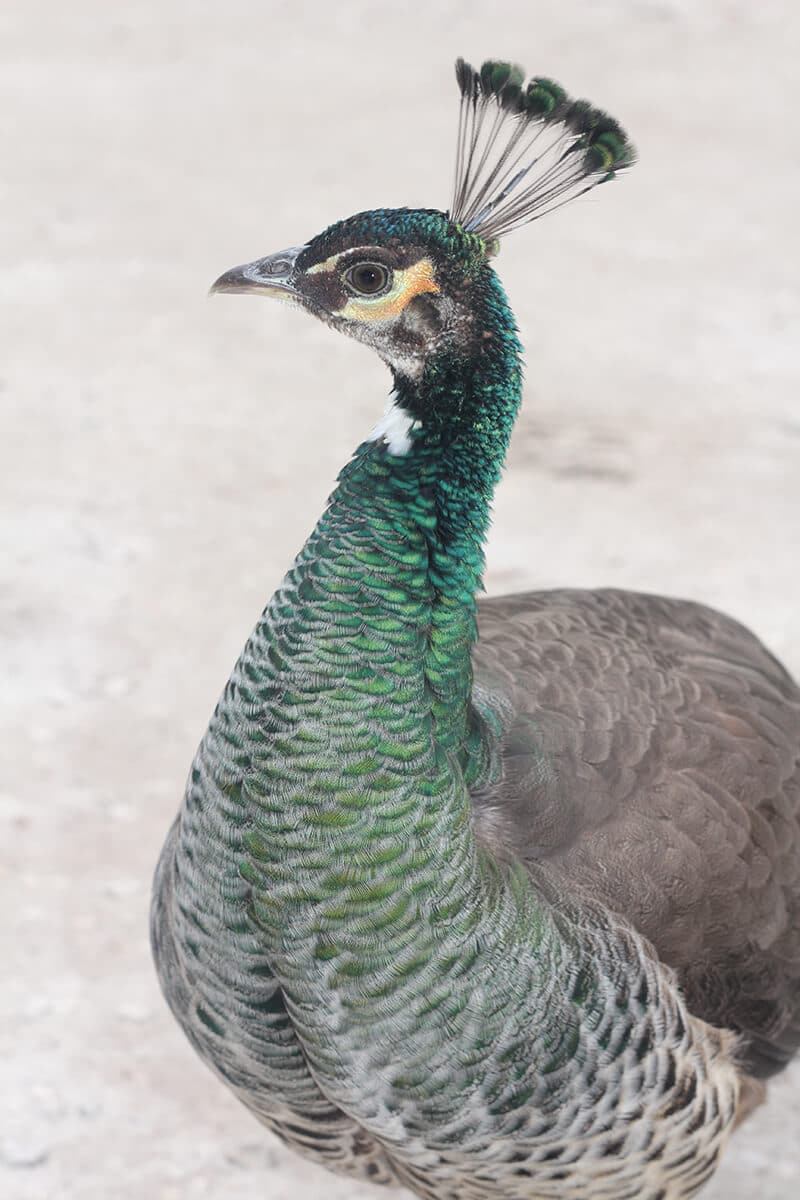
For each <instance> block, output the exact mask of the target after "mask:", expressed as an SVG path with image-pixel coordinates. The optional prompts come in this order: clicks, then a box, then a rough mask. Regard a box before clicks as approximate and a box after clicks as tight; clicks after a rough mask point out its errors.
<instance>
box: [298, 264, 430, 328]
mask: <svg viewBox="0 0 800 1200" xmlns="http://www.w3.org/2000/svg"><path fill="white" fill-rule="evenodd" d="M366 249H367V247H365V250H366ZM351 255H352V252H350V253H348V256H347V257H348V260H350V261H352V258H351ZM340 258H341V255H338V254H334V255H332V256H331V257H330V258H326V259H325V261H324V262H320V263H316V264H315V265H314V266H313V267H309V269H308V272H307V274H309V275H317V274H321V273H322V272H323V271H336V270H337V269H338V263H339V259H340ZM439 290H440V289H439V285H438V284H437V283H436V280H435V279H434V269H433V263H432V262H431V260H430V259H429V258H421V259H420V260H419V262H415V263H414V264H413V266H410V267H405V268H398V269H397V270H395V271H394V272H393V274H392V287H391V291H388V292H384V293H383V294H382V295H380V296H374V297H372V296H351V297H350V299H349V300H348V301H347V303H346V304H345V306H344V308H340V309H339V310H338V313H337V316H340V317H347V318H348V319H349V320H352V321H388V320H390V319H391V318H392V317H396V316H398V315H399V314H400V313H401V312H402V311H403V309H404V308H405V307H406V305H407V304H408V302H409V301H410V300H413V299H414V297H415V296H421V295H422V294H423V293H424V292H438V291H439Z"/></svg>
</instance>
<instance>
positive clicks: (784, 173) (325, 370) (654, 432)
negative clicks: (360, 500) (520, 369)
mask: <svg viewBox="0 0 800 1200" xmlns="http://www.w3.org/2000/svg"><path fill="white" fill-rule="evenodd" d="M0 46H1V47H2V50H1V51H0V53H2V56H3V60H4V61H3V62H2V70H1V71H0V143H1V144H2V146H3V151H2V169H1V170H0V228H2V248H1V252H2V263H0V302H2V305H3V312H2V317H0V338H2V343H3V345H2V349H1V350H0V375H2V389H3V390H2V393H1V394H0V403H2V408H3V414H2V433H1V435H0V455H2V460H3V462H2V467H1V468H0V489H1V491H0V522H2V527H3V532H4V534H6V535H7V536H6V540H5V543H4V549H3V551H2V560H1V561H2V563H3V569H2V582H1V583H0V588H1V589H2V599H3V602H4V609H5V617H4V624H3V638H4V640H3V660H4V664H5V665H4V667H3V671H2V685H0V687H1V689H2V690H1V691H0V701H2V703H3V705H4V708H5V712H4V716H3V727H4V731H5V734H6V739H5V742H4V763H3V765H2V775H0V778H1V779H2V790H3V793H4V795H3V821H4V825H3V830H2V833H0V853H2V856H3V864H4V870H3V876H2V884H3V889H4V895H3V898H2V905H3V914H4V917H5V918H6V920H5V921H4V925H5V932H4V934H3V944H2V949H0V954H2V958H0V961H2V963H3V967H4V977H3V986H2V996H1V997H0V1005H1V1006H2V1007H1V1009H0V1061H1V1062H2V1087H3V1093H4V1094H3V1110H2V1112H0V1194H1V1195H2V1196H3V1197H7V1198H8V1200H28V1198H34V1197H35V1198H37V1200H38V1198H48V1200H49V1198H51V1197H52V1198H55V1197H58V1200H77V1198H81V1200H84V1198H85V1200H150V1198H155V1200H183V1198H184V1197H185V1198H188V1200H195V1198H199V1197H225V1200H284V1198H289V1197H291V1198H292V1200H296V1198H297V1197H298V1196H310V1197H314V1196H325V1197H326V1198H328V1200H337V1198H338V1200H345V1198H346V1200H360V1198H362V1197H363V1198H364V1200H366V1198H367V1197H368V1196H370V1195H373V1192H372V1191H368V1190H366V1189H364V1190H363V1191H362V1190H360V1189H358V1188H355V1187H353V1186H351V1185H350V1184H348V1183H346V1182H340V1181H337V1180H331V1179H329V1178H328V1177H327V1176H325V1175H323V1174H321V1173H319V1172H317V1171H316V1170H314V1169H312V1168H310V1167H307V1166H305V1165H304V1164H303V1163H302V1162H301V1161H300V1160H298V1159H297V1158H294V1157H293V1156H291V1155H289V1154H288V1153H286V1152H284V1150H283V1149H282V1148H281V1147H280V1146H279V1145H278V1144H277V1143H276V1142H274V1141H272V1140H271V1139H270V1138H269V1137H268V1136H267V1135H266V1134H263V1133H262V1132H261V1131H260V1129H259V1127H258V1126H257V1125H256V1124H254V1122H253V1121H252V1119H251V1118H250V1117H249V1116H248V1115H247V1114H246V1113H245V1112H244V1111H243V1110H241V1109H240V1108H239V1107H237V1105H236V1104H235V1103H234V1102H233V1101H232V1100H231V1099H230V1098H229V1097H228V1096H227V1095H226V1093H225V1091H224V1090H223V1089H222V1088H221V1086H219V1085H218V1084H217V1083H216V1081H215V1080H214V1079H212V1077H211V1076H210V1075H209V1074H207V1073H206V1071H205V1070H204V1068H203V1067H202V1066H201V1065H200V1063H199V1062H198V1061H197V1060H196V1059H195V1057H194V1055H193V1053H192V1051H191V1050H190V1049H189V1047H188V1045H187V1044H186V1043H185V1042H184V1040H183V1037H182V1035H181V1034H180V1033H179V1031H178V1029H177V1028H176V1027H175V1026H174V1025H173V1023H172V1020H171V1018H170V1017H169V1015H168V1014H167V1011H166V1009H165V1007H164V1005H163V1003H162V1001H161V998H160V996H159V994H158V991H157V988H156V983H155V978H154V975H153V971H152V969H151V965H150V960H149V954H148V947H147V936H146V911H147V902H148V890H149V880H150V873H151V869H152V866H153V863H154V862H155V859H156V856H157V853H158V849H159V846H160V844H161V840H162V837H163V835H164V832H165V830H166V828H167V825H168V823H169V822H170V820H171V818H172V814H173V811H174V810H175V808H176V805H177V803H178V797H179V794H180V792H181V789H182V785H183V779H184V775H185V772H186V770H187V767H188V764H189V761H190V759H191V756H192V753H193V750H194V747H195V743H196V741H197V739H198V738H199V736H200V734H201V732H202V730H203V728H204V725H205V721H206V719H207V716H208V713H209V711H210V710H211V708H212V706H213V704H214V701H215V698H216V695H217V692H218V690H219V689H220V687H221V685H222V683H223V681H224V679H225V677H226V674H227V671H228V669H229V666H230V665H231V663H232V662H233V659H234V657H235V655H236V653H237V652H238V649H239V647H240V644H241V643H242V641H243V640H244V637H245V636H246V634H247V632H248V631H249V628H250V626H251V624H252V622H253V620H254V618H255V616H256V614H257V613H258V611H259V609H260V607H261V605H262V603H263V601H264V600H265V598H266V597H267V595H268V593H269V592H270V590H271V588H272V587H273V585H274V584H275V583H276V581H277V580H278V579H279V577H280V575H281V573H282V571H283V569H284V567H285V566H286V565H287V563H288V562H289V560H290V558H291V556H292V555H293V553H294V551H295V550H296V549H297V548H298V546H299V545H300V544H301V542H302V539H303V538H304V536H305V534H306V532H307V531H308V529H309V528H310V526H311V524H312V522H313V521H314V519H315V517H316V516H317V514H318V513H319V511H320V509H321V506H322V504H323V502H324V499H325V496H326V494H327V492H328V490H329V488H330V486H331V482H332V480H333V477H334V474H335V472H336V470H337V468H338V466H339V465H340V464H341V463H342V461H344V459H345V457H346V455H347V453H348V452H349V450H350V449H351V448H352V447H353V446H354V445H355V444H356V442H357V441H358V440H359V438H360V436H361V434H362V433H363V432H364V431H365V429H366V428H367V427H368V424H369V423H371V422H372V420H373V419H374V416H375V414H376V413H377V412H378V411H379V410H380V408H381V407H382V404H383V397H384V395H385V393H386V390H387V379H386V377H385V374H384V372H383V369H382V368H381V366H380V364H379V363H377V362H373V361H372V359H371V358H370V357H369V355H368V354H367V352H366V351H365V350H364V349H363V348H360V347H358V346H357V345H355V344H354V343H352V344H351V343H348V342H346V341H345V340H344V339H339V338H337V337H336V336H335V335H334V334H332V333H330V332H329V331H327V330H325V329H324V328H322V327H321V326H317V325H315V324H314V323H313V322H311V321H310V320H308V319H304V318H303V317H302V316H301V315H299V314H297V313H294V312H291V311H288V310H285V309H282V308H280V307H278V306H267V305H264V304H260V303H259V302H258V301H257V300H255V299H242V300H239V301H234V300H231V299H223V300H215V301H214V302H213V303H212V302H209V301H208V300H207V299H206V296H205V292H206V288H207V286H208V284H209V282H210V281H211V280H212V279H213V278H214V277H215V276H216V275H217V274H218V273H219V272H220V271H221V270H222V269H223V268H225V267H227V266H230V265H231V264H232V263H235V262H239V261H242V260H243V259H247V258H252V257H256V256H257V255H259V254H262V253H266V252H267V251H269V250H274V249H279V248H281V247H282V246H284V245H287V244H288V245H291V244H296V243H297V242H298V241H302V240H303V239H305V238H306V237H307V236H309V235H311V234H313V233H314V232H316V231H317V230H319V229H320V228H321V227H323V226H324V225H325V224H327V223H328V222H329V221H330V220H333V219H335V218H338V217H341V216H344V215H346V214H347V213H349V212H352V211H354V210H357V209H360V208H366V207H370V206H373V205H376V204H395V203H411V204H414V203H421V204H428V205H431V204H432V205H441V206H444V205H446V203H447V192H448V186H449V182H450V163H451V150H452V145H453V132H454V123H455V92H454V84H453V81H452V79H451V61H452V59H453V58H454V56H455V54H456V53H458V52H462V53H465V54H466V55H467V56H472V57H474V58H478V59H479V58H480V57H481V56H483V55H484V54H485V53H494V54H509V55H513V56H517V57H519V58H520V59H521V60H522V61H523V62H525V63H527V64H528V65H529V66H530V67H532V68H534V69H536V70H538V71H540V72H548V73H552V74H553V75H555V76H556V77H557V78H559V79H561V80H562V81H563V82H564V83H566V84H567V85H568V86H569V87H571V88H573V89H575V90H577V91H580V92H583V93H584V94H586V95H588V96H590V97H592V98H594V99H596V100H597V101H599V102H601V103H603V104H605V105H607V106H608V107H609V108H610V109H611V110H612V111H613V112H614V113H616V114H618V115H619V116H620V117H621V118H623V119H624V120H625V122H626V123H627V124H629V126H630V128H631V130H632V131H633V132H634V134H635V136H636V138H637V140H638V142H639V144H640V148H641V164H640V165H639V166H638V167H637V168H636V171H635V172H634V173H632V174H631V176H630V177H629V179H628V180H626V181H625V182H624V184H620V185H619V186H614V187H609V188H606V189H601V190H600V191H599V192H598V193H596V194H595V196H594V197H593V198H591V199H589V200H588V201H586V202H584V203H583V204H582V205H581V206H580V207H575V208H573V209H572V210H571V211H564V212H562V213H561V214H560V215H559V216H557V217H555V218H553V219H551V220H550V221H548V222H546V223H542V224H541V225H537V226H535V227H532V228H531V229H530V230H528V231H526V232H524V233H522V234H519V235H517V236H516V237H515V238H514V239H513V240H511V241H510V242H509V244H508V246H507V247H506V249H505V250H504V252H503V255H502V257H501V260H500V269H501V270H502V273H503V276H504V279H505V280H506V282H507V285H508V287H509V291H510V293H511V297H512V300H513V302H514V304H515V306H516V310H517V313H518V315H519V319H520V324H521V327H522V330H523V333H524V338H525V341H526V344H527V346H528V349H529V355H528V363H529V365H528V397H527V405H526V410H525V414H524V417H523V420H522V424H521V427H520V428H519V430H518V432H517V437H516V440H515V443H514V449H513V453H512V456H511V463H510V469H509V471H508V474H507V476H506V479H505V482H504V484H503V486H502V489H501V492H500V495H499V497H498V501H497V510H496V519H495V532H494V535H493V540H492V545H491V548H490V554H489V561H490V570H489V576H488V586H489V589H490V590H491V591H499V590H506V589H511V588H521V587H525V586H549V585H553V584H582V583H586V584H616V585H622V586H631V587H639V588H645V589H649V590H655V591H659V590H663V591H666V592H671V593H678V594H683V595H690V596H694V597H697V598H700V599H703V600H706V601H709V602H711V603H714V604H717V605H719V606H721V607H723V608H725V609H727V610H729V611H731V612H733V613H734V614H735V615H736V616H738V617H740V618H742V619H743V620H745V621H747V622H748V623H750V624H751V625H752V626H753V627H754V628H755V629H756V630H757V631H758V632H759V633H760V634H761V635H762V636H763V637H764V638H765V639H766V640H767V642H768V643H769V644H770V646H771V647H772V648H773V649H774V650H775V651H776V652H777V653H778V654H780V655H781V656H782V657H784V658H785V660H786V661H787V663H788V664H789V665H791V666H792V667H793V669H794V670H795V671H796V672H800V616H798V606H797V592H798V584H799V583H800V554H799V553H798V549H799V545H798V544H799V543H800V529H799V528H798V525H799V522H800V518H799V517H798V512H800V508H799V507H798V506H799V505H800V470H799V469H798V467H799V466H800V412H799V411H798V383H799V382H800V380H798V373H799V371H798V353H797V341H796V339H797V328H798V317H800V293H799V292H798V284H797V273H798V261H800V245H799V244H798V231H797V220H796V206H797V195H798V181H799V176H800V171H798V143H797V134H796V128H795V123H794V122H793V120H792V119H791V118H790V116H789V115H787V114H789V113H790V112H791V110H792V109H793V106H794V104H795V102H796V85H797V61H798V51H799V50H800V17H799V16H798V9H797V6H796V5H795V4H794V3H793V2H792V0H786V2H785V3H778V2H777V0H776V2H775V3H770V2H766V3H763V2H762V3H758V4H754V3H748V2H747V0H742V2H740V3H734V2H725V0H717V2H716V3H713V2H712V0H706V2H703V3H701V2H699V0H698V2H695V3H692V2H691V0H683V2H681V3H679V2H677V0H672V2H670V0H662V2H660V3H644V2H640V3H635V2H634V0H627V2H625V0H617V2H614V3H612V2H608V3H601V2H595V3H592V4H590V3H588V2H587V3H585V4H578V3H573V4H568V3H563V2H562V3H558V2H556V0H543V2H539V3H536V4H532V3H530V0H525V2H524V3H513V4H511V3H509V4H502V3H501V4H492V3H489V2H488V0H487V2H483V3H481V2H478V0H475V2H472V3H467V2H462V3H455V2H452V3H433V2H431V3H425V4H410V5H408V4H406V5H403V4H400V3H395V4H386V3H371V4H367V3H356V2H354V0H347V2H345V0H339V3H336V4H325V5H323V4H315V5H302V4H297V3H275V2H273V3H265V2H263V0H229V2H228V3H225V4H215V3H198V2H190V0H141V2H138V3H137V2H135V0H133V2H131V3H129V4H125V5H112V4H108V3H102V2H101V0H83V2H80V0H78V2H77V3H76V4H71V5H64V4H61V3H57V2H56V0H51V2H50V3H43V2H42V0H25V3H17V4H5V5H3V6H2V10H0ZM799 1132H800V1071H798V1070H797V1069H796V1070H795V1071H794V1072H792V1073H791V1074H789V1075H788V1076H787V1077H785V1078H784V1079H783V1080H782V1081H781V1082H780V1083H778V1084H776V1085H775V1087H774V1089H773V1097H772V1101H771V1103H770V1105H769V1106H768V1107H767V1108H766V1109H764V1110H762V1112H761V1114H760V1115H759V1116H758V1117H757V1118H756V1119H755V1120H753V1121H752V1123H751V1124H750V1125H749V1126H748V1128H747V1130H746V1132H744V1133H743V1134H742V1135H741V1136H740V1137H738V1138H737V1140H736V1143H735V1145H734V1146H733V1147H732V1149H731V1152H730V1154H729V1156H728V1158H727V1161H726V1164H725V1166H724V1169H723V1171H722V1172H721V1174H720V1175H719V1177H718V1180H717V1182H716V1183H715V1185H714V1186H713V1187H712V1188H711V1189H710V1191H709V1192H708V1193H707V1196H708V1197H709V1200H710V1198H711V1197H716V1200H737V1198H740V1200H743V1198H745V1197H759V1198H764V1200H788V1198H789V1197H792V1198H794V1197H796V1196H797V1195H798V1194H800V1191H798V1184H799V1183H800V1139H798V1133H799Z"/></svg>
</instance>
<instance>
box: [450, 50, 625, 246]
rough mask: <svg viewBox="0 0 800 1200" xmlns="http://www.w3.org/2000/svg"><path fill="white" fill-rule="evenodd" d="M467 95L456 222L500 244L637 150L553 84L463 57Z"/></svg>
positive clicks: (462, 84) (511, 67)
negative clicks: (478, 65)
mask: <svg viewBox="0 0 800 1200" xmlns="http://www.w3.org/2000/svg"><path fill="white" fill-rule="evenodd" d="M456 79H457V80H458V86H459V88H460V90H461V107H460V110H459V119H458V144H457V149H456V170H455V184H454V189H453V201H452V204H451V207H450V213H449V216H450V219H451V220H452V221H454V222H455V223H456V224H458V225H460V226H461V228H462V229H464V230H467V231H468V232H471V233H476V234H478V235H479V236H480V237H481V238H482V239H483V240H484V241H486V242H492V241H494V240H496V239H497V238H500V237H503V236H505V234H507V233H510V232H511V231H512V230H513V229H517V228H518V227H519V226H520V225H526V224H527V223H528V222H529V221H535V220H536V219H537V218H538V217H543V216H545V214H546V213H549V212H552V211H553V210H554V209H556V208H560V207H561V205H562V204H566V203H567V202H568V201H570V200H574V199H576V198H577V197H578V196H581V195H583V193H584V192H588V191H590V190H591V189H592V188H593V187H596V186H597V184H599V183H606V182H607V181H608V180H609V179H613V178H614V176H615V175H616V174H617V172H618V171H621V170H624V169H625V168H626V167H630V166H631V165H632V163H633V162H634V160H635V157H636V153H635V150H634V148H633V146H632V144H631V143H630V141H629V140H628V136H627V134H626V133H625V131H624V130H623V129H622V127H621V126H620V125H619V123H618V122H617V121H615V120H614V118H613V117H610V116H609V115H608V114H607V113H605V112H603V111H602V110H601V109H599V108H594V107H593V106H592V105H591V104H589V103H588V101H586V100H572V99H571V98H570V97H569V96H568V95H567V93H566V92H565V91H564V89H563V88H562V87H559V85H558V84H557V83H554V82H553V80H552V79H543V78H540V77H535V78H533V79H531V80H530V81H529V82H528V83H527V85H526V84H525V72H524V71H523V69H522V68H521V67H518V66H516V65H515V64H513V63H507V62H498V61H495V60H490V61H488V62H485V63H484V64H483V66H482V67H481V68H480V70H479V71H476V70H475V68H474V67H471V66H470V64H469V63H467V62H464V60H463V58H459V59H458V60H457V62H456Z"/></svg>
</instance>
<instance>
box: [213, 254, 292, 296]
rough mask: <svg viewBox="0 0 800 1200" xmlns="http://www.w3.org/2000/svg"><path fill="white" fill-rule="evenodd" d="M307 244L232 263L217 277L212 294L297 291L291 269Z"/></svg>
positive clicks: (288, 292) (283, 293) (285, 294)
mask: <svg viewBox="0 0 800 1200" xmlns="http://www.w3.org/2000/svg"><path fill="white" fill-rule="evenodd" d="M303 249H304V247H302V246H296V247H292V248H291V249H290V250H283V251H281V252H280V253H278V254H270V255H268V256H267V257H266V258H259V259H258V260H257V261H256V262H252V263H245V264H244V265H243V266H240V267H231V269H230V270H229V271H225V272H224V273H223V274H222V275H220V277H219V279H216V280H215V281H214V282H213V283H212V285H211V287H210V288H209V290H208V294H209V296H215V295H219V294H220V293H221V292H261V293H262V294H266V295H273V296H275V295H278V294H281V296H282V297H283V298H287V297H289V296H292V295H293V294H294V286H293V281H292V269H293V267H294V263H295V259H296V258H297V256H298V254H300V252H301V250H303Z"/></svg>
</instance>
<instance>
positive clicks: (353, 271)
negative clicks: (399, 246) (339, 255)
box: [344, 262, 392, 296]
mask: <svg viewBox="0 0 800 1200" xmlns="http://www.w3.org/2000/svg"><path fill="white" fill-rule="evenodd" d="M391 278H392V276H391V272H390V271H389V269H388V267H384V266H383V264H382V263H372V262H362V263H356V264H355V265H354V266H352V267H348V269H347V270H346V271H345V273H344V281H345V283H346V284H347V286H348V287H349V288H351V289H352V290H353V291H354V292H358V294H359V295H360V296H376V295H377V294H378V293H379V292H385V291H386V289H387V288H388V287H389V284H390V283H391Z"/></svg>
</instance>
